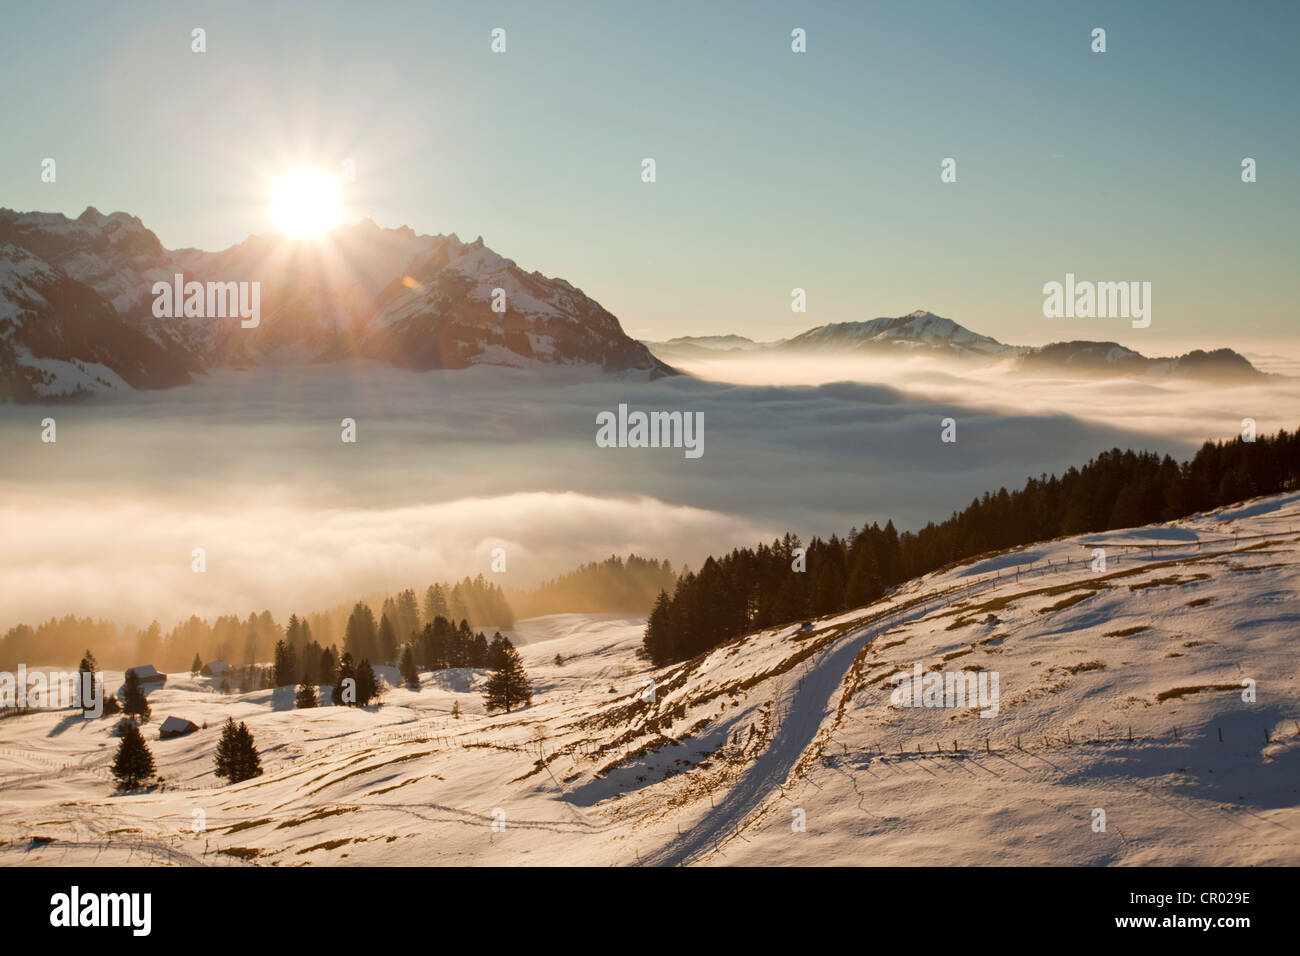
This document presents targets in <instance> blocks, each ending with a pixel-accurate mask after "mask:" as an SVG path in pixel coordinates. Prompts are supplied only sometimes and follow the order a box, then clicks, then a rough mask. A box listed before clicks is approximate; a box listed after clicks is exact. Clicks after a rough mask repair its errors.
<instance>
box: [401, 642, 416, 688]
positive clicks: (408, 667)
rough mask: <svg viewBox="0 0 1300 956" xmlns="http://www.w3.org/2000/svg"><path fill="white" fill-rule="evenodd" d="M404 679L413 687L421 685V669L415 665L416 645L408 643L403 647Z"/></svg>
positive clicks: (408, 685) (407, 684) (402, 668)
mask: <svg viewBox="0 0 1300 956" xmlns="http://www.w3.org/2000/svg"><path fill="white" fill-rule="evenodd" d="M401 672H402V680H404V681H405V682H406V686H407V687H410V688H412V689H414V688H417V687H419V686H420V671H419V668H417V667H416V666H415V645H414V644H407V645H406V646H405V647H404V648H402V666H401Z"/></svg>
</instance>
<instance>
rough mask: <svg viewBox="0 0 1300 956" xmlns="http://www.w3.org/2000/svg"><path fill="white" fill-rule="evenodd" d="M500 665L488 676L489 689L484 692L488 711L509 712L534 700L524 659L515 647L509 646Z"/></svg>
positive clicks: (484, 700)
mask: <svg viewBox="0 0 1300 956" xmlns="http://www.w3.org/2000/svg"><path fill="white" fill-rule="evenodd" d="M502 654H503V657H502V659H501V663H500V666H498V667H497V668H496V670H494V671H493V672H492V675H491V676H490V677H489V678H488V682H487V689H486V690H485V691H484V693H483V702H484V704H485V705H486V707H487V710H488V713H491V712H492V711H494V710H504V711H505V712H506V713H507V714H508V713H510V711H511V710H512V709H514V708H515V707H517V706H519V705H521V704H528V703H531V702H532V699H533V691H532V687H531V686H530V685H529V683H528V675H527V674H526V673H525V672H524V665H523V661H521V660H520V659H519V652H518V651H516V650H515V649H514V647H509V646H508V647H507V648H506V649H505V650H504V651H503V652H502Z"/></svg>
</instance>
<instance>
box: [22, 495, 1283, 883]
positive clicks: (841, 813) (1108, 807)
mask: <svg viewBox="0 0 1300 956" xmlns="http://www.w3.org/2000/svg"><path fill="white" fill-rule="evenodd" d="M1298 519H1300V494H1297V493H1295V492H1291V493H1288V494H1283V495H1277V496H1273V497H1269V498H1263V499H1257V500H1254V501H1251V502H1247V503H1244V504H1241V505H1237V506H1234V507H1230V508H1225V509H1221V510H1219V511H1215V512H1211V513H1207V514H1201V515H1196V516H1193V517H1190V518H1187V519H1184V520H1180V521H1177V522H1174V523H1171V524H1166V525H1155V526H1149V527H1145V528H1135V529H1128V530H1123V531H1112V532H1106V533H1102V534H1090V535H1082V536H1076V537H1069V538H1060V539H1057V540H1053V541H1046V542H1042V543H1040V544H1035V545H1029V546H1027V547H1024V548H1018V549H1014V550H1010V551H1007V552H1003V553H999V554H988V555H982V556H980V557H978V558H974V559H970V560H966V561H963V562H961V563H959V564H956V565H954V566H952V567H949V568H945V569H943V570H940V571H936V572H934V573H932V574H929V575H926V576H924V577H922V578H919V579H916V580H914V581H911V582H909V583H907V584H905V585H903V586H901V587H900V588H898V589H897V590H895V591H894V592H893V593H891V594H889V595H888V596H886V597H884V598H882V599H881V600H879V601H877V602H875V603H874V604H871V605H868V606H866V607H861V608H856V609H854V610H852V611H848V612H846V613H843V614H838V615H835V616H833V617H827V618H821V619H817V620H815V621H813V622H812V626H811V627H810V628H807V629H804V628H802V627H799V626H785V627H779V628H773V629H770V630H765V631H757V632H754V633H750V634H745V635H742V636H739V637H737V638H734V639H733V640H730V641H728V642H726V643H724V644H721V645H719V646H718V647H716V648H714V649H712V650H711V651H708V652H707V653H704V654H701V655H700V656H698V657H696V658H694V659H692V660H689V661H684V662H681V663H677V664H672V665H669V666H666V667H662V668H654V667H652V666H650V665H649V664H648V663H647V662H646V661H645V660H643V659H641V658H639V657H638V656H637V648H638V645H639V643H640V638H641V634H642V630H643V625H644V621H643V619H641V618H639V617H624V616H620V615H578V614H568V615H553V616H550V617H547V618H541V619H533V620H526V621H521V622H519V624H518V625H517V629H516V631H514V632H512V637H513V638H514V639H515V641H516V644H517V645H518V646H519V648H520V653H521V656H522V658H523V662H524V666H525V668H526V669H527V672H528V674H529V677H530V679H531V681H532V686H533V691H534V697H533V702H532V705H531V706H530V707H527V708H525V709H523V710H517V711H515V712H514V713H509V714H499V713H498V714H493V715H488V714H485V713H484V710H483V704H482V698H481V696H480V692H481V691H482V687H483V683H484V681H485V680H486V678H487V674H488V672H487V671H486V670H473V669H468V668H466V669H460V670H456V671H439V672H435V673H432V674H431V673H427V672H426V673H425V674H423V675H422V681H421V684H420V686H419V687H418V689H408V688H407V687H405V686H402V684H401V679H400V677H399V676H398V675H397V673H396V671H395V670H393V669H392V668H380V671H381V673H382V674H383V676H384V677H385V679H386V680H387V682H388V683H389V687H388V690H387V692H386V694H385V696H384V700H383V706H381V707H369V708H365V709H357V708H343V707H327V706H326V707H320V708H317V709H313V710H295V709H293V697H294V688H293V687H292V686H285V687H281V688H278V689H276V690H263V691H256V692H251V693H246V694H223V693H221V692H220V691H219V690H218V688H217V687H216V686H214V681H212V680H210V679H207V678H202V677H198V678H196V677H191V676H190V675H189V674H171V675H169V678H168V681H167V684H166V686H165V687H162V688H158V689H156V690H153V691H151V692H150V694H149V700H150V704H151V706H152V709H153V714H154V717H153V721H152V722H150V723H148V724H146V725H145V726H144V733H145V735H146V736H147V737H148V743H149V746H150V748H151V749H152V751H153V756H154V759H155V761H156V763H157V767H158V772H159V773H160V774H161V775H163V776H165V777H166V780H167V787H166V789H165V791H160V790H157V789H155V790H153V791H151V792H146V793H135V794H126V795H114V794H113V792H112V781H111V780H110V779H109V776H108V767H109V764H110V763H111V761H112V759H113V751H114V746H115V744H116V741H115V739H114V738H113V736H112V728H113V725H114V723H115V721H114V719H112V718H104V719H102V720H83V719H81V718H80V717H79V716H78V715H77V714H76V713H75V712H69V711H66V710H64V711H59V710H45V711H36V712H33V713H31V714H28V715H24V716H22V717H18V718H15V719H10V720H4V721H0V792H3V799H2V800H0V837H3V839H2V840H0V865H2V864H19V865H40V864H43V863H57V864H62V865H81V864H87V865H88V864H92V863H94V864H97V865H113V864H122V863H125V862H127V861H129V860H130V859H131V856H132V854H135V855H136V856H139V855H140V854H141V853H142V852H146V851H147V852H148V853H150V854H153V855H155V856H156V857H157V859H158V861H159V862H162V863H166V864H171V865H200V864H204V863H207V864H218V863H220V864H227V865H240V864H241V863H247V862H250V861H251V862H256V863H259V864H262V865H283V866H288V865H304V864H305V865H339V864H344V863H346V864H355V865H367V864H369V865H393V864H418V865H421V866H427V865H429V864H431V863H433V864H460V865H463V864H489V865H498V866H500V865H509V866H517V865H636V864H638V863H642V864H645V863H650V864H661V865H672V864H688V865H690V864H703V865H709V864H742V865H765V866H771V865H862V864H863V863H873V864H879V865H886V864H897V865H912V866H915V865H949V866H965V865H973V864H999V865H1045V864H1052V865H1061V864H1067V865H1139V864H1143V865H1150V864H1164V865H1179V866H1181V865H1189V864H1199V865H1235V866H1246V865H1288V866H1294V865H1296V864H1298V863H1300V842H1297V841H1296V839H1295V836H1294V834H1295V832H1296V828H1297V827H1300V733H1297V730H1296V727H1295V721H1296V720H1297V719H1298V718H1300V691H1298V690H1297V688H1300V682H1298V680H1297V678H1298V677H1300V668H1298V665H1297V655H1296V653H1295V650H1296V648H1295V643H1296V627H1295V624H1296V621H1297V620H1300V538H1298V537H1297V532H1296V528H1297V520H1298ZM1097 549H1103V550H1104V552H1105V557H1106V565H1105V567H1104V568H1099V567H1098V565H1097V557H1096V550H1097ZM557 656H558V657H560V658H561V662H560V663H556V658H557ZM33 663H36V662H33ZM918 668H919V669H920V670H921V671H922V672H923V673H925V674H940V675H948V674H952V675H964V674H972V675H978V674H981V673H984V674H990V675H991V674H992V673H996V674H997V675H998V683H997V689H998V697H997V701H996V706H988V707H983V708H977V707H973V706H969V705H964V706H963V705H960V704H957V702H956V701H955V700H953V701H948V700H946V699H945V698H946V694H947V691H946V690H945V691H944V692H943V693H941V694H940V695H939V699H931V700H930V704H929V705H926V704H925V700H926V699H929V698H923V700H922V706H919V707H918V706H900V702H899V700H898V699H896V698H895V697H894V693H895V691H896V690H897V689H898V688H897V686H896V685H897V683H898V682H897V677H898V675H909V676H910V675H913V674H915V673H916V672H917V669H918ZM120 678H121V675H120V674H119V673H110V674H108V675H107V676H106V680H107V683H108V685H109V686H116V685H117V682H119V681H120ZM651 681H653V682H651ZM943 683H944V686H945V687H946V686H947V683H948V682H947V679H946V677H945V678H944V679H943ZM976 683H977V684H978V680H977V681H976ZM986 686H988V687H991V686H992V684H991V681H989V682H986ZM323 693H326V694H327V693H328V690H326V691H323ZM902 702H903V703H907V699H904V700H903V701H902ZM990 703H991V702H990ZM936 704H940V705H936ZM453 707H456V708H457V709H458V712H459V714H460V716H459V717H454V716H452V710H453ZM982 710H987V711H990V713H989V715H988V716H981V712H982ZM169 715H175V716H178V717H182V718H185V719H187V720H190V721H193V722H194V723H196V724H200V725H202V728H203V729H201V730H198V731H195V732H194V733H191V734H189V735H188V736H185V737H178V738H175V739H170V740H161V739H158V725H159V723H160V722H161V721H162V720H163V719H164V718H165V717H167V716H169ZM227 716H233V717H234V718H235V719H236V720H239V721H245V722H247V724H248V726H249V728H250V729H251V731H252V732H253V735H254V737H255V738H256V742H257V747H258V749H259V751H260V752H261V760H262V766H263V768H264V770H265V772H264V774H263V775H262V776H260V777H256V778H254V779H252V780H248V781H245V782H243V783H239V784H234V785H228V786H227V785H223V783H222V782H221V781H219V780H217V779H216V778H215V777H214V776H213V770H214V763H213V753H214V748H215V746H216V742H217V737H218V736H219V734H220V726H221V722H222V721H223V720H224V719H225V718H226V717H227ZM196 801H197V802H198V803H201V804H202V806H203V807H204V808H205V811H206V821H207V823H206V825H207V828H206V830H204V831H203V832H196V828H193V827H191V826H190V822H191V819H192V810H193V808H194V806H195V805H196ZM1098 810H1100V811H1102V814H1101V815H1099V814H1098V813H1097V811H1098Z"/></svg>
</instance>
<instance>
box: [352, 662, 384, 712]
mask: <svg viewBox="0 0 1300 956" xmlns="http://www.w3.org/2000/svg"><path fill="white" fill-rule="evenodd" d="M378 696H379V680H378V679H377V678H376V677H375V669H374V668H373V667H371V666H370V661H367V660H363V661H362V662H361V663H360V664H358V665H357V706H358V707H368V706H370V702H371V701H373V700H374V699H375V698H376V697H378Z"/></svg>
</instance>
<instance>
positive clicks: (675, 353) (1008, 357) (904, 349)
mask: <svg viewBox="0 0 1300 956" xmlns="http://www.w3.org/2000/svg"><path fill="white" fill-rule="evenodd" d="M724 341H725V342H726V344H725V345H724V344H722V343H723V342H724ZM646 345H647V346H648V347H649V348H650V349H651V351H653V352H654V353H655V354H656V355H658V356H659V357H660V358H662V359H664V360H665V361H681V360H686V359H692V358H704V357H709V356H714V357H716V356H723V355H725V356H728V357H735V356H738V355H742V354H744V355H749V354H754V353H757V352H799V353H804V354H815V355H863V354H899V353H907V354H911V355H917V354H932V355H935V356H937V357H942V358H951V359H957V360H960V361H984V362H1001V361H1011V362H1012V363H1013V364H1014V366H1015V368H1016V370H1018V371H1027V372H1057V373H1067V374H1073V375H1084V376H1105V375H1112V376H1113V375H1117V374H1118V375H1123V376H1130V377H1143V376H1149V375H1150V376H1174V377H1180V376H1181V377H1188V378H1195V379H1205V380H1218V381H1242V380H1253V379H1258V378H1264V377H1265V373H1263V372H1260V371H1259V370H1258V369H1256V368H1255V367H1254V366H1253V365H1252V364H1251V363H1250V361H1249V360H1248V359H1247V358H1246V357H1245V356H1243V355H1241V354H1240V353H1238V352H1235V351H1233V350H1232V349H1228V348H1219V349H1214V350H1210V351H1206V350H1202V349H1194V350H1192V351H1191V352H1185V353H1183V354H1182V355H1176V356H1160V357H1149V356H1146V355H1143V354H1142V353H1140V352H1137V351H1135V350H1133V349H1130V348H1127V347H1125V346H1122V345H1120V344H1119V343H1117V342H1103V341H1093V340H1087V339H1072V340H1068V341H1061V342H1053V343H1050V344H1048V345H1043V346H1029V345H1008V344H1006V343H1003V342H999V341H998V340H997V339H995V338H992V337H991V336H987V335H981V334H980V333H978V332H974V331H972V330H970V329H968V328H966V327H965V326H962V325H960V324H958V323H957V322H955V321H953V320H952V319H948V318H944V317H942V316H939V315H935V314H934V313H933V312H929V311H927V310H925V309H917V310H916V311H914V312H910V313H908V314H907V315H902V316H883V317H880V318H875V319H866V320H860V321H848V322H832V323H827V324H825V325H818V326H814V327H813V328H810V329H808V330H806V331H804V332H801V333H799V334H798V335H795V336H792V337H791V338H788V339H781V340H779V341H776V342H756V341H754V340H752V339H745V338H744V337H743V336H703V335H702V336H685V337H681V338H677V339H670V340H668V341H666V342H647V343H646Z"/></svg>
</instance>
